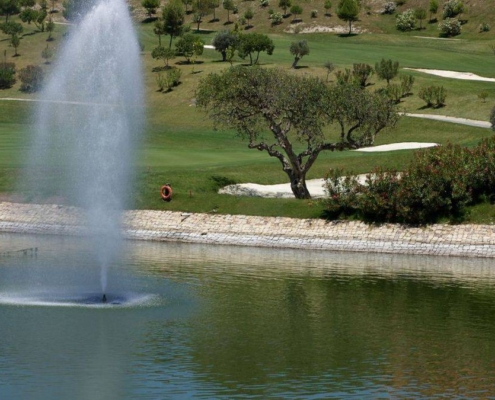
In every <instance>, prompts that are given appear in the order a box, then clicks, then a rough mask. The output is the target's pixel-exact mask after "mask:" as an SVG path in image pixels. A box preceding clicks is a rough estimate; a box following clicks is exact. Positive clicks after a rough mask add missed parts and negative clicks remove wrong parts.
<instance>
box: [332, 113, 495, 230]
mask: <svg viewBox="0 0 495 400" xmlns="http://www.w3.org/2000/svg"><path fill="white" fill-rule="evenodd" d="M494 118H495V117H494ZM344 175H345V174H344V171H343V170H336V171H330V173H329V175H328V176H327V183H326V185H325V187H326V192H327V194H328V198H327V200H326V206H327V215H328V216H330V217H332V218H336V217H338V216H340V215H352V214H354V215H356V216H357V217H359V218H361V219H364V220H367V221H370V222H399V223H407V224H415V225H418V224H426V223H431V222H436V221H438V220H439V219H440V218H449V219H450V220H451V221H459V220H460V219H462V217H463V216H464V215H465V213H466V207H467V206H469V205H472V204H475V203H477V202H480V201H483V200H484V199H491V198H493V197H494V196H495V138H494V137H492V138H490V139H484V140H483V141H482V142H481V143H480V144H479V145H477V146H476V147H474V148H472V149H468V148H463V147H461V146H459V145H452V144H449V145H446V146H439V147H436V148H434V149H426V150H421V151H418V152H416V153H415V155H414V158H413V160H412V161H411V162H410V163H409V165H408V166H406V168H405V169H404V170H403V171H402V172H400V173H399V172H398V171H395V170H387V169H376V170H374V171H373V172H372V173H370V174H368V175H367V177H366V182H365V184H364V185H361V184H359V182H358V181H357V179H356V178H355V177H352V176H351V177H344ZM347 175H349V174H347Z"/></svg>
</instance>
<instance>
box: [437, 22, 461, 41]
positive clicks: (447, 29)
mask: <svg viewBox="0 0 495 400" xmlns="http://www.w3.org/2000/svg"><path fill="white" fill-rule="evenodd" d="M461 29H462V26H461V22H460V21H459V20H458V19H457V18H447V19H445V20H443V21H442V22H440V23H439V24H438V30H439V31H440V36H443V37H449V36H457V35H460V34H461Z"/></svg>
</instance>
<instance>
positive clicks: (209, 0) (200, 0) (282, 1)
mask: <svg viewBox="0 0 495 400" xmlns="http://www.w3.org/2000/svg"><path fill="white" fill-rule="evenodd" d="M72 1H73V0H72ZM173 1H176V3H177V4H180V3H182V4H181V5H183V6H184V7H185V14H188V13H189V12H191V13H193V17H192V21H193V22H194V23H195V24H196V25H197V30H199V29H200V25H201V23H202V22H203V19H204V17H205V16H207V15H210V14H213V19H212V21H218V18H217V17H216V10H217V8H219V7H220V5H222V7H223V9H225V10H226V11H227V24H229V23H231V20H230V14H231V13H237V5H236V4H235V2H234V0H223V1H222V2H220V0H180V1H179V0H173ZM266 4H267V3H266ZM360 4H361V3H360V1H359V0H340V1H339V3H338V7H337V16H338V17H339V18H340V19H342V20H343V21H346V22H348V23H349V34H350V33H352V22H354V21H356V20H357V19H358V14H359V12H360ZM141 5H142V6H143V7H144V8H145V9H146V12H147V14H148V18H149V19H152V17H153V15H155V14H156V13H157V10H158V9H159V8H160V0H142V2H141ZM261 5H262V6H264V5H265V4H263V3H262V4H261ZM278 6H279V7H280V8H281V9H282V10H283V11H284V14H283V17H287V16H288V15H289V14H288V11H289V10H290V12H291V13H292V14H293V15H294V17H295V18H297V16H298V15H301V14H302V12H303V9H302V7H301V6H300V5H298V4H292V0H279V3H278ZM165 7H168V5H167V6H165ZM189 7H190V10H189ZM324 7H325V10H326V15H329V11H330V9H331V7H332V2H331V0H326V1H325V4H324ZM253 18H254V11H253V9H251V8H249V9H248V10H246V12H245V13H244V15H243V16H242V17H241V21H243V20H246V21H247V25H248V27H250V26H251V22H250V21H251V20H252V19H253Z"/></svg>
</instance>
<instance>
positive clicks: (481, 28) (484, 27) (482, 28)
mask: <svg viewBox="0 0 495 400" xmlns="http://www.w3.org/2000/svg"><path fill="white" fill-rule="evenodd" d="M478 31H479V32H480V33H483V32H489V31H490V25H489V24H487V23H486V22H482V23H481V24H480V26H479V27H478Z"/></svg>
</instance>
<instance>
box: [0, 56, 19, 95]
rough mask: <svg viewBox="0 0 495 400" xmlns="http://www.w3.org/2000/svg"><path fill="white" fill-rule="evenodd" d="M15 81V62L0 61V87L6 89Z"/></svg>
mask: <svg viewBox="0 0 495 400" xmlns="http://www.w3.org/2000/svg"><path fill="white" fill-rule="evenodd" d="M14 83H15V64H14V63H11V62H0V89H8V88H10V87H12V86H13V85H14Z"/></svg>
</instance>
